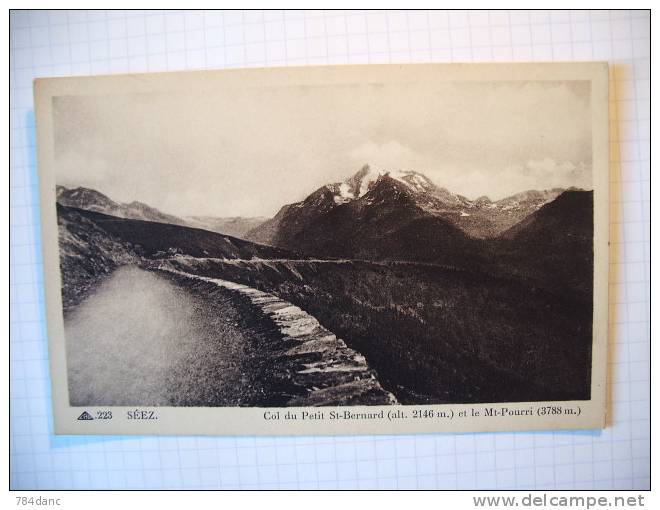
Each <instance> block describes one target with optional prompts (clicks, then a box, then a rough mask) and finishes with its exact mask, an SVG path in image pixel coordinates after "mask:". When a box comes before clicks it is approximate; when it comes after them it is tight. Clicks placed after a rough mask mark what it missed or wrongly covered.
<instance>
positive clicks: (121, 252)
mask: <svg viewBox="0 0 660 510" xmlns="http://www.w3.org/2000/svg"><path fill="white" fill-rule="evenodd" d="M57 220H58V227H59V247H60V266H61V269H62V295H63V300H64V307H65V309H68V308H70V307H72V306H75V305H76V304H77V303H79V302H80V301H82V300H83V299H84V297H85V295H86V293H87V291H88V290H89V289H90V288H92V287H93V286H94V285H95V284H96V283H97V282H98V281H99V280H100V279H102V278H103V277H104V276H105V275H107V274H110V273H111V272H112V271H113V270H115V269H116V268H117V267H119V266H121V265H124V264H128V263H132V264H141V263H143V262H144V261H146V260H151V259H159V258H167V257H175V256H177V255H189V256H193V257H218V258H229V259H231V258H240V259H252V258H295V257H296V256H297V255H295V254H292V253H290V252H288V251H286V250H283V249H281V248H274V247H272V246H262V245H258V244H255V243H252V242H249V241H245V240H243V239H238V238H234V237H231V236H225V235H222V234H218V233H215V232H209V231H206V230H201V229H195V228H190V227H185V226H181V225H173V224H169V223H157V222H152V221H143V220H133V219H126V218H119V217H116V216H109V215H107V214H101V213H98V212H93V211H88V210H83V209H77V208H74V207H66V206H64V205H61V204H58V205H57Z"/></svg>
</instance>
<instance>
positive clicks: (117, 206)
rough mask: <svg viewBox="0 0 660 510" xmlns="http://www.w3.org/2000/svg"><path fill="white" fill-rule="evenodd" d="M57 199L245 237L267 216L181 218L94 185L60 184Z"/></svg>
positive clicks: (121, 215)
mask: <svg viewBox="0 0 660 510" xmlns="http://www.w3.org/2000/svg"><path fill="white" fill-rule="evenodd" d="M57 202H58V203H59V204H61V205H64V206H67V207H75V208H77V209H84V210H86V211H93V212H99V213H103V214H107V215H109V216H116V217H118V218H126V219H131V220H144V221H155V222H157V223H170V224H172V225H182V226H186V227H192V228H201V229H203V230H208V231H210V232H217V233H219V234H226V235H230V236H234V237H244V236H245V234H246V232H248V231H249V230H251V229H254V228H256V227H258V226H259V225H260V224H262V223H263V222H264V221H266V220H267V218H261V217H255V218H242V217H240V216H239V217H231V218H220V217H216V216H187V217H184V218H179V217H177V216H174V215H171V214H166V213H163V212H161V211H159V210H158V209H156V208H155V207H151V206H149V205H147V204H144V203H142V202H137V201H134V202H130V203H128V204H125V203H121V202H116V201H114V200H112V199H111V198H109V197H108V196H106V195H104V194H103V193H100V192H99V191H96V190H94V189H91V188H84V187H78V188H74V189H69V188H67V187H65V186H59V185H58V186H57Z"/></svg>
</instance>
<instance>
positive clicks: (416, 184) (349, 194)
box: [331, 165, 436, 204]
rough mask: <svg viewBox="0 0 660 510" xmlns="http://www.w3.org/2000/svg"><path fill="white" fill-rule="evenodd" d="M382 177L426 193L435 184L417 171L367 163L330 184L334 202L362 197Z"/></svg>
mask: <svg viewBox="0 0 660 510" xmlns="http://www.w3.org/2000/svg"><path fill="white" fill-rule="evenodd" d="M383 177H390V178H392V179H394V180H396V181H399V182H401V183H403V184H405V185H406V186H407V187H408V188H409V189H410V190H411V191H413V192H415V193H428V192H433V191H434V190H435V189H436V186H435V185H434V184H433V183H432V182H431V180H430V179H429V178H428V177H426V176H425V175H423V174H420V173H418V172H414V171H410V170H407V171H404V170H384V169H375V168H371V167H370V166H369V165H364V166H363V167H362V168H361V169H360V170H359V171H358V172H357V173H356V174H355V175H353V176H352V177H350V178H348V179H346V180H345V181H344V182H340V183H337V184H334V185H333V186H332V188H331V189H332V190H333V191H335V193H336V195H335V202H336V203H337V204H344V203H346V202H350V201H352V200H356V199H358V198H362V197H363V196H364V195H366V194H367V193H368V192H369V190H370V189H372V187H373V186H374V184H375V183H376V182H377V181H378V180H379V179H381V178H383Z"/></svg>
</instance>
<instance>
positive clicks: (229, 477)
mask: <svg viewBox="0 0 660 510" xmlns="http://www.w3.org/2000/svg"><path fill="white" fill-rule="evenodd" d="M649 42H650V19H649V14H648V11H594V12H590V11H569V12H564V11H550V12H548V11H479V12H474V11H471V12H463V11H452V12H445V11H405V12H403V13H402V12H401V11H398V12H387V11H375V12H374V11H339V12H335V11H322V12H320V11H319V12H316V11H314V12H309V11H296V12H292V11H287V12H284V11H265V12H216V11H204V12H202V11H196V12H187V11H172V12H157V11H148V12H144V11H139V12H138V11H75V12H73V11H72V12H68V11H12V12H11V15H10V44H11V49H10V326H11V335H10V346H11V356H10V367H11V381H10V383H11V386H10V414H11V416H10V420H11V421H10V425H11V432H10V440H11V442H10V467H11V469H10V486H11V487H12V488H15V489H53V488H59V489H75V488H109V489H112V488H114V489H122V488H152V489H157V488H349V487H350V488H447V489H456V488H465V489H471V488H500V489H513V488H520V489H523V488H525V489H533V488H539V489H549V488H566V489H568V488H574V489H584V488H595V489H606V488H614V489H644V488H648V487H649V486H650V478H649V477H650V474H649V470H650V467H649V466H650V458H649V442H650V430H649V424H650V415H649V390H648V385H649V361H650V360H649V342H650V330H649V318H650V309H649V298H650V275H649V264H650V261H649V254H650V232H649V225H650V163H649V152H650V148H649V143H650V140H649V138H650V135H649V129H650V116H649V112H650V107H649V105H650V103H649V98H650V82H649V79H650V76H649V67H650V55H649V50H648V47H649ZM502 60H514V61H525V60H535V61H563V60H606V61H608V62H609V63H610V64H611V66H612V67H611V68H610V69H611V73H610V78H611V82H610V87H611V96H610V110H611V112H612V113H611V117H612V118H611V120H612V125H611V140H610V142H611V147H610V149H611V155H612V158H611V167H610V182H611V187H612V197H611V208H612V219H611V224H610V228H611V232H612V239H611V241H612V242H611V261H610V268H609V269H610V276H611V277H610V282H609V283H610V291H611V292H610V310H611V316H610V333H609V341H608V343H609V350H610V353H609V363H608V369H609V374H610V376H611V378H610V381H609V383H608V384H609V388H610V393H611V402H612V404H613V405H612V410H611V422H612V425H611V426H610V427H609V428H607V429H605V430H603V431H602V432H591V431H587V432H534V433H515V434H514V433H504V432H503V433H498V434H453V435H450V434H444V435H420V436H397V437H387V436H385V437H382V436H378V437H370V436H361V437H301V438H291V437H272V438H221V437H220V438H218V437H211V438H191V437H180V438H160V437H148V438H139V437H59V436H54V435H53V433H52V414H51V411H50V386H49V376H48V364H47V347H46V336H47V335H46V330H45V323H44V320H45V319H44V311H43V306H44V303H43V289H42V284H43V277H42V271H43V268H42V264H41V253H40V250H41V242H40V238H39V235H40V224H39V193H38V182H37V173H36V155H35V141H34V140H35V136H34V115H33V102H32V80H33V78H35V77H39V76H65V75H85V74H107V73H125V72H145V71H166V70H180V69H200V68H202V69H203V68H209V69H210V68H224V67H245V66H255V65H256V66H270V65H273V66H281V65H301V64H341V63H369V62H373V63H377V62H409V61H414V62H457V61H502Z"/></svg>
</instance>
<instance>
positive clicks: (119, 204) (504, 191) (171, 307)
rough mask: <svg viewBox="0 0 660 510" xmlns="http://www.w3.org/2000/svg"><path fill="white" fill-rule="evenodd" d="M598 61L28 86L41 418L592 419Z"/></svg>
mask: <svg viewBox="0 0 660 510" xmlns="http://www.w3.org/2000/svg"><path fill="white" fill-rule="evenodd" d="M607 76H608V74H607V65H606V64H604V63H565V64H557V63H552V64H465V65H459V64H455V65H454V64H452V65H449V64H437V65H436V64H433V65H426V64H425V65H375V66H336V67H335V66H328V67H303V68H273V69H250V70H227V71H200V72H182V73H162V74H137V75H120V76H102V77H85V78H53V79H40V80H37V81H36V82H35V103H36V119H37V145H38V167H39V178H40V187H41V188H40V189H41V211H42V223H41V228H42V235H43V250H44V268H45V292H46V302H47V319H48V336H49V354H50V363H51V377H52V384H53V391H52V397H53V406H54V416H55V429H56V432H57V433H61V434H232V435H237V434H249V435H252V434H263V435H274V434H356V433H365V434H366V433H369V434H390V433H414V432H438V431H493V430H523V429H557V428H571V429H574V428H598V427H603V426H604V424H605V411H606V405H605V404H606V403H605V373H606V352H605V350H606V345H607V310H608V308H607V288H608V287H607V275H608V260H607V251H608V114H607V107H608V103H607V99H608V97H607V93H608V92H607V91H608V83H607Z"/></svg>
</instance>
